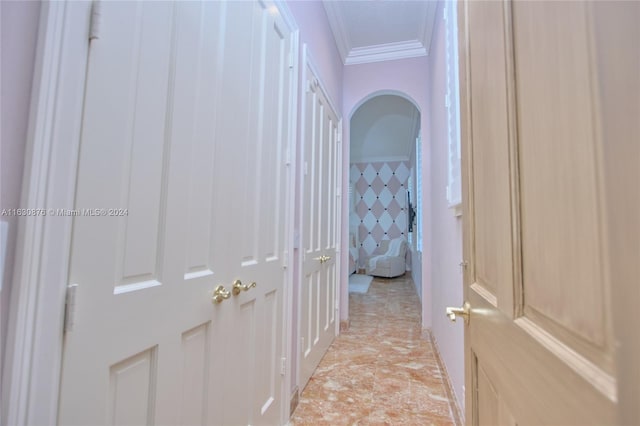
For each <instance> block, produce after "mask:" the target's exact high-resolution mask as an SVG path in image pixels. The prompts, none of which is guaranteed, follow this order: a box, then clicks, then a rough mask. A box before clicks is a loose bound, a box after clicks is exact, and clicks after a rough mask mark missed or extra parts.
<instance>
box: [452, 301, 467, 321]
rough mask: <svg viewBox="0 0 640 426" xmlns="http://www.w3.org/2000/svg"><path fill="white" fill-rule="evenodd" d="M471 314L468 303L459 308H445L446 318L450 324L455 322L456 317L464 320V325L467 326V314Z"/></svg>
mask: <svg viewBox="0 0 640 426" xmlns="http://www.w3.org/2000/svg"><path fill="white" fill-rule="evenodd" d="M470 313H471V305H470V304H469V302H464V304H463V305H462V307H461V308H453V307H448V308H447V316H448V317H449V319H450V320H451V321H452V322H456V318H457V317H462V318H464V323H465V324H469V314H470Z"/></svg>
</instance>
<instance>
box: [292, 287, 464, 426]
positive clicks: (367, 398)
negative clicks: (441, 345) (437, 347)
mask: <svg viewBox="0 0 640 426" xmlns="http://www.w3.org/2000/svg"><path fill="white" fill-rule="evenodd" d="M349 302H350V313H351V326H350V328H349V330H348V331H346V332H343V333H341V334H340V336H338V337H337V338H336V340H335V341H334V343H333V344H332V345H331V347H330V348H329V350H328V352H327V353H326V355H325V356H324V358H323V360H322V361H321V363H320V365H319V366H318V368H317V370H316V371H315V373H314V374H313V376H312V377H311V379H310V381H309V383H308V384H307V386H306V388H305V389H304V391H303V392H302V394H301V396H300V402H299V405H298V407H297V409H296V411H295V413H294V415H293V417H292V424H294V425H295V426H301V425H320V424H324V425H339V424H344V425H347V424H348V425H352V424H358V425H369V424H376V425H384V424H386V425H430V424H434V425H453V424H456V422H455V421H454V417H453V415H452V410H451V404H450V402H449V401H450V400H449V398H448V397H447V388H446V385H445V382H444V380H443V374H444V373H443V370H442V368H441V366H440V365H439V363H438V360H437V357H436V355H435V352H434V348H433V345H432V343H431V341H430V337H429V336H428V335H426V334H423V333H422V330H421V326H420V300H419V299H418V296H417V294H416V291H415V288H414V285H413V282H412V280H411V277H410V276H409V275H408V274H407V275H405V276H403V277H399V278H396V279H384V278H375V279H374V280H373V282H372V284H371V287H370V288H369V291H368V292H367V293H366V294H350V295H349Z"/></svg>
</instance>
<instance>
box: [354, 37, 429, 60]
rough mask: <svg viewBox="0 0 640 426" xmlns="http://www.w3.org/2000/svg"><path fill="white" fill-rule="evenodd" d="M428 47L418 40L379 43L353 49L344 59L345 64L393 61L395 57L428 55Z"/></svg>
mask: <svg viewBox="0 0 640 426" xmlns="http://www.w3.org/2000/svg"><path fill="white" fill-rule="evenodd" d="M426 55H427V49H426V48H425V47H424V45H423V44H422V43H421V42H419V41H418V40H411V41H402V42H397V43H386V44H379V45H377V46H367V47H356V48H354V49H351V51H350V52H349V54H348V55H347V57H346V58H345V60H344V64H345V65H353V64H364V63H369V62H380V61H391V60H395V59H405V58H415V57H418V56H426Z"/></svg>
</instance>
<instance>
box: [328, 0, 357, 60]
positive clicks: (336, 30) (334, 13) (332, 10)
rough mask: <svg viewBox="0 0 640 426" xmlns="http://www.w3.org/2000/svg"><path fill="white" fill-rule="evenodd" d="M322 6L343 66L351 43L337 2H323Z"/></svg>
mask: <svg viewBox="0 0 640 426" xmlns="http://www.w3.org/2000/svg"><path fill="white" fill-rule="evenodd" d="M322 4H323V5H324V11H325V12H326V13H327V18H328V20H329V26H330V27H331V32H333V38H334V40H335V42H336V46H337V47H338V52H340V56H341V58H342V63H343V64H344V63H345V60H346V58H347V54H348V53H349V50H350V49H351V47H350V46H351V41H350V40H349V34H348V32H347V29H346V27H345V25H344V21H343V19H342V14H341V13H340V11H339V10H338V7H339V2H337V1H323V2H322Z"/></svg>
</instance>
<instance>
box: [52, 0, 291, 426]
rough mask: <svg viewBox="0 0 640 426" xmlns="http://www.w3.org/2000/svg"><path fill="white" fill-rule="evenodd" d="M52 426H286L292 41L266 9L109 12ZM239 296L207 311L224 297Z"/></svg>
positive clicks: (205, 5) (94, 62)
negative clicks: (223, 293) (72, 307)
mask: <svg viewBox="0 0 640 426" xmlns="http://www.w3.org/2000/svg"><path fill="white" fill-rule="evenodd" d="M100 12H101V19H102V20H101V33H100V38H98V39H95V40H93V41H92V45H91V51H90V59H89V65H88V66H89V71H88V81H87V85H86V87H87V88H86V102H85V111H84V116H83V134H82V141H81V153H80V159H79V173H78V178H77V179H78V180H77V197H76V208H78V209H82V208H87V209H89V208H90V209H96V208H113V209H115V208H121V209H126V210H125V212H124V213H123V214H122V215H120V216H118V215H110V214H109V213H107V215H106V216H99V217H94V216H87V215H79V216H78V217H76V218H75V222H74V232H73V242H72V248H71V273H70V275H71V282H72V283H77V284H78V285H79V286H78V296H77V309H76V325H75V327H74V329H73V330H72V331H71V332H69V333H67V334H66V335H65V352H64V361H63V362H64V368H63V371H64V373H63V378H62V384H61V402H60V415H59V423H61V424H106V423H111V424H156V423H158V424H225V425H226V424H280V423H283V421H284V419H282V418H281V416H282V413H283V411H284V410H282V394H283V389H282V383H283V377H282V375H281V371H280V368H281V362H282V355H283V350H284V343H283V338H282V333H283V328H284V316H283V309H284V304H283V294H284V288H285V286H286V285H287V282H286V281H287V274H286V269H285V266H286V265H285V264H284V263H283V259H284V257H285V255H286V251H287V235H288V233H287V229H288V228H287V223H289V222H290V221H288V220H287V219H288V216H287V215H288V211H287V209H286V207H285V206H287V205H289V197H290V193H289V192H290V191H289V187H290V185H291V181H290V177H289V170H288V166H287V163H286V153H287V150H288V149H289V144H290V139H291V135H290V134H289V129H290V121H291V120H292V119H293V117H291V116H290V111H292V109H291V105H290V101H291V100H290V98H291V97H290V94H291V85H292V80H291V79H292V70H291V67H290V65H289V57H290V55H291V54H292V36H291V30H290V29H289V28H288V27H287V25H286V24H285V23H284V21H283V20H282V17H281V16H280V15H279V13H278V12H277V8H276V7H275V6H274V5H273V4H271V3H264V2H229V3H226V2H206V1H203V2H177V3H171V2H168V3H162V2H160V3H158V2H126V3H122V2H103V4H102V6H101V11H100ZM235 280H241V281H242V282H243V283H244V284H250V283H252V282H256V283H257V284H256V286H255V287H251V286H247V287H246V288H245V290H244V291H242V290H241V291H240V293H239V294H237V295H230V297H229V298H228V299H226V300H223V301H222V303H215V304H212V302H211V296H212V291H213V289H214V288H215V287H216V286H217V285H220V284H222V285H224V286H225V287H226V289H227V290H231V287H232V284H233V282H234V281H235Z"/></svg>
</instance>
